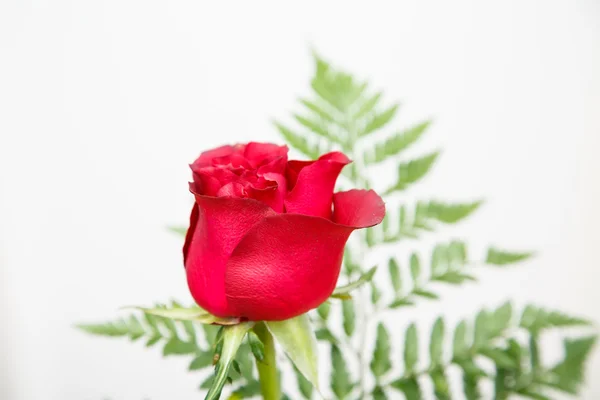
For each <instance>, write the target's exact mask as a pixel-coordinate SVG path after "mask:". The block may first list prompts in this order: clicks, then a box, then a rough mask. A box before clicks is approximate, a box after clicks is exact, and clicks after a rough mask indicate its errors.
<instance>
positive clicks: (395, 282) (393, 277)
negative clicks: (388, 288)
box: [388, 258, 402, 293]
mask: <svg viewBox="0 0 600 400" xmlns="http://www.w3.org/2000/svg"><path fill="white" fill-rule="evenodd" d="M388 270H389V272H390V281H391V282H392V287H393V288H394V293H398V292H400V290H402V281H401V279H400V267H399V266H398V262H396V260H395V259H393V258H390V261H389V262H388Z"/></svg>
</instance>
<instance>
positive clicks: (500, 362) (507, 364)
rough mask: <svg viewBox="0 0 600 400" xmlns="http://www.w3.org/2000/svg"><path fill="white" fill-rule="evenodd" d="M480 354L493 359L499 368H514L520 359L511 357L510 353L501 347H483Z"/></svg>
mask: <svg viewBox="0 0 600 400" xmlns="http://www.w3.org/2000/svg"><path fill="white" fill-rule="evenodd" d="M479 354H481V355H484V356H485V357H487V358H489V359H491V360H492V361H493V362H494V363H495V364H496V365H497V366H498V367H499V368H508V369H513V368H517V366H518V365H519V363H518V361H517V360H515V359H513V358H511V357H510V355H509V354H507V353H506V352H504V351H503V350H501V349H494V348H487V349H481V350H480V351H479Z"/></svg>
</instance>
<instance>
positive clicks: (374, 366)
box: [371, 323, 392, 377]
mask: <svg viewBox="0 0 600 400" xmlns="http://www.w3.org/2000/svg"><path fill="white" fill-rule="evenodd" d="M390 350H391V346H390V335H389V333H388V332H387V330H386V329H385V326H383V324H382V323H379V325H377V337H376V340H375V350H374V351H373V359H372V360H371V371H373V375H375V376H376V377H381V376H383V375H384V374H385V373H386V372H388V371H389V370H390V369H392V362H391V361H390Z"/></svg>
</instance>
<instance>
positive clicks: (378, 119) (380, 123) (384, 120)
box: [359, 104, 398, 136]
mask: <svg viewBox="0 0 600 400" xmlns="http://www.w3.org/2000/svg"><path fill="white" fill-rule="evenodd" d="M396 111H398V104H394V105H392V106H391V107H388V108H387V109H385V110H384V111H382V112H381V113H378V114H375V115H374V116H373V118H371V120H370V121H369V122H368V123H367V125H366V126H365V128H364V129H363V130H362V131H361V132H360V135H359V136H367V135H368V134H370V133H373V132H375V131H377V130H378V129H381V128H383V127H384V126H385V125H387V124H388V123H389V122H390V121H391V120H392V119H393V118H394V116H395V115H396Z"/></svg>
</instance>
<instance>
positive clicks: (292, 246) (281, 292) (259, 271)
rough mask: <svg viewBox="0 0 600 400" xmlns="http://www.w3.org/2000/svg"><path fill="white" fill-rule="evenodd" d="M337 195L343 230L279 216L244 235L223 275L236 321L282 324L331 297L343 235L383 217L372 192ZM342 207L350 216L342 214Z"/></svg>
mask: <svg viewBox="0 0 600 400" xmlns="http://www.w3.org/2000/svg"><path fill="white" fill-rule="evenodd" d="M336 196H338V202H337V203H336V204H337V206H338V208H339V210H338V214H337V215H338V216H339V217H340V221H341V220H345V222H347V223H348V225H342V224H340V223H334V222H331V221H328V220H326V219H324V218H318V217H310V216H306V215H299V214H278V215H275V216H270V217H267V218H265V219H263V220H262V221H260V222H259V223H257V224H256V225H255V226H254V227H253V228H251V229H250V230H249V231H248V233H247V234H246V236H245V237H244V238H243V239H242V240H241V241H240V243H239V244H238V245H237V247H236V248H235V250H234V251H233V253H232V255H231V257H230V258H229V261H228V262H227V268H226V271H225V292H226V297H227V301H228V303H229V305H230V307H231V309H232V310H234V311H235V315H236V316H241V317H245V318H248V319H250V320H267V321H269V320H284V319H288V318H293V317H295V316H297V315H300V314H302V313H305V312H307V311H308V310H310V309H312V308H315V307H317V306H319V305H320V304H321V303H323V302H324V301H325V300H326V299H327V298H328V297H329V296H330V295H331V293H332V292H333V290H334V289H335V285H336V283H337V280H338V276H339V273H340V266H341V263H342V257H343V253H344V246H345V244H346V241H347V240H348V236H350V233H352V231H353V230H355V229H358V228H364V227H366V226H371V225H375V224H378V223H379V222H381V220H382V219H383V216H384V214H385V207H384V205H383V201H382V200H381V198H379V196H377V194H375V192H373V191H350V192H345V193H340V194H338V195H336ZM349 201H352V204H350V203H349ZM346 207H347V208H348V209H349V210H350V211H348V212H343V211H342V209H343V208H346ZM350 208H351V209H350Z"/></svg>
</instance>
